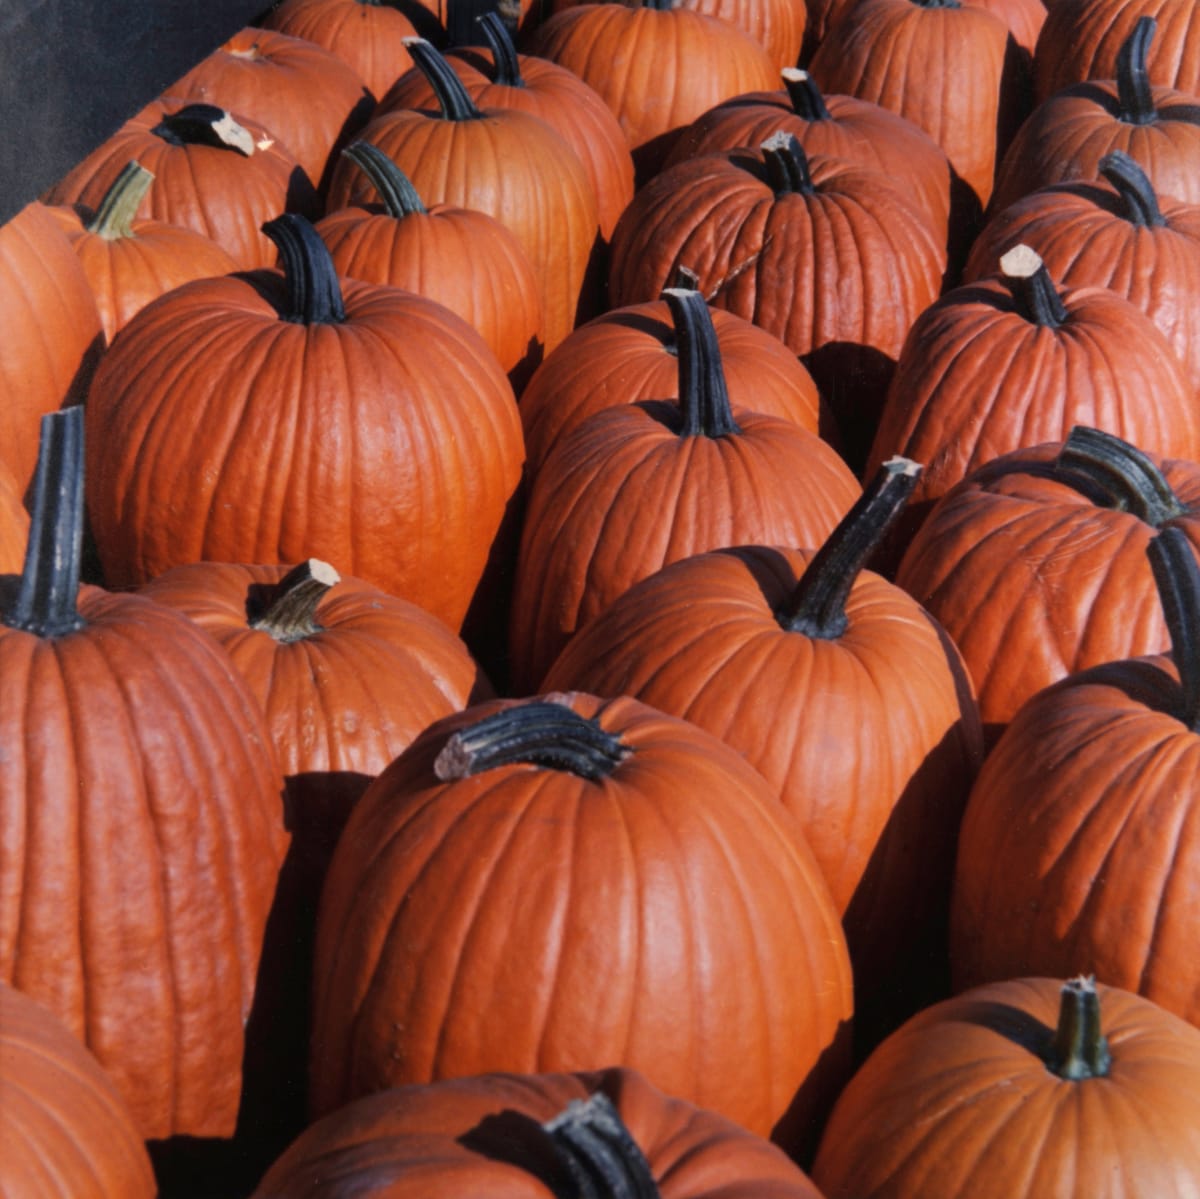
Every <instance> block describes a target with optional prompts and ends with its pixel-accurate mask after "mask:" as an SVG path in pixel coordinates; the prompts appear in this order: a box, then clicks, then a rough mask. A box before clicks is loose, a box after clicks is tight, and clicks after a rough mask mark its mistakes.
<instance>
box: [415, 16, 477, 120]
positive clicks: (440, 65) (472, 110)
mask: <svg viewBox="0 0 1200 1199" xmlns="http://www.w3.org/2000/svg"><path fill="white" fill-rule="evenodd" d="M404 47H405V49H406V50H407V51H408V52H409V54H410V55H411V56H412V60H413V62H414V63H415V64H416V66H417V67H418V69H419V70H420V72H421V74H422V75H424V76H425V78H426V79H427V80H428V81H429V86H430V87H431V88H433V94H434V96H435V97H436V98H437V102H438V108H439V109H440V110H441V113H442V119H443V120H444V121H477V120H479V119H481V118H482V116H483V113H481V112H480V111H479V109H478V108H477V107H476V106H475V101H474V100H472V99H471V97H470V96H469V95H468V94H467V89H466V88H465V87H464V86H463V81H462V80H461V79H459V77H458V76H457V75H456V74H455V73H454V68H453V67H452V66H451V65H450V64H449V63H448V62H447V61H446V60H445V58H444V57H443V56H442V55H441V54H440V53H439V52H438V51H437V50H436V49H435V48H434V45H433V43H432V42H430V41H428V40H427V39H425V38H423V37H406V38H405V39H404Z"/></svg>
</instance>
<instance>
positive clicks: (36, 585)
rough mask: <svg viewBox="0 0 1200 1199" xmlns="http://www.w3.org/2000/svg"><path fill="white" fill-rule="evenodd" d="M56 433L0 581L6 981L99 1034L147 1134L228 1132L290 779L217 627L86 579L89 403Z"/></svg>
mask: <svg viewBox="0 0 1200 1199" xmlns="http://www.w3.org/2000/svg"><path fill="white" fill-rule="evenodd" d="M43 430H44V432H43V448H42V456H41V458H40V460H39V466H38V476H37V478H36V480H35V483H34V490H35V501H34V508H33V521H32V526H31V532H30V542H29V553H28V555H27V558H26V564H25V569H24V571H23V572H22V574H21V575H20V576H19V577H18V578H6V579H4V580H3V583H4V586H3V588H0V611H2V615H0V677H3V679H4V687H3V688H2V689H0V744H2V745H3V746H4V754H3V756H2V757H0V827H2V828H3V830H4V834H3V838H2V839H0V878H2V879H3V887H2V888H0V978H2V979H4V980H5V981H8V982H10V983H11V984H12V985H13V986H15V987H17V988H19V989H20V990H22V991H25V992H26V993H27V994H29V995H30V996H32V997H33V998H34V999H37V1000H38V1001H40V1002H42V1003H44V1004H45V1005H46V1006H47V1007H49V1008H50V1009H51V1010H52V1011H54V1012H55V1013H56V1014H57V1015H58V1017H59V1018H60V1019H61V1020H63V1021H64V1022H65V1023H66V1024H67V1026H68V1027H69V1028H70V1029H71V1031H72V1032H73V1033H74V1034H75V1035H76V1036H78V1037H79V1038H80V1039H81V1040H83V1041H84V1043H85V1044H86V1045H87V1046H88V1048H89V1049H90V1050H91V1051H92V1052H93V1053H94V1054H95V1056H96V1057H97V1059H98V1060H99V1061H100V1064H101V1065H102V1066H103V1067H104V1069H105V1070H107V1071H108V1073H109V1074H110V1075H111V1076H112V1078H113V1080H114V1082H115V1084H116V1086H117V1089H118V1090H119V1091H120V1093H121V1095H122V1096H123V1097H124V1099H125V1101H126V1102H127V1103H128V1105H129V1107H130V1110H131V1111H132V1113H133V1116H134V1119H135V1120H136V1122H137V1127H138V1131H139V1133H140V1135H141V1136H142V1137H145V1138H161V1137H167V1136H170V1135H172V1134H177V1133H178V1134H186V1135H189V1136H195V1137H222V1136H228V1135H229V1134H230V1133H232V1132H233V1130H234V1125H235V1121H236V1118H237V1114H238V1108H239V1103H240V1099H241V1093H242V1054H243V1047H244V1045H245V1044H246V1041H247V1035H246V1025H247V1020H248V1019H249V1018H250V1017H251V1009H252V1004H253V1003H254V1000H255V995H256V975H257V973H258V969H259V953H260V948H261V946H262V943H263V935H264V929H265V926H266V922H267V915H268V912H269V911H270V909H271V906H272V903H273V899H274V894H275V889H276V881H277V875H278V871H279V866H280V864H281V861H282V858H283V853H284V850H285V848H286V845H287V835H286V833H285V831H284V826H283V800H282V791H283V780H282V778H281V776H280V773H279V769H278V767H277V765H276V763H275V757H274V753H273V751H272V748H271V743H270V737H269V734H268V732H267V729H266V725H265V723H264V721H263V717H262V714H261V712H260V711H259V709H258V706H257V704H256V703H255V701H254V698H253V696H252V695H251V694H250V692H249V690H248V688H247V686H246V684H245V683H244V682H243V681H242V679H241V678H240V676H239V675H238V674H237V671H236V670H235V669H234V667H233V664H232V663H231V662H230V660H229V657H228V655H227V654H226V653H225V652H224V651H223V650H222V649H221V648H220V646H218V645H217V644H216V642H214V641H213V640H212V638H210V637H208V636H207V635H206V634H204V633H201V632H200V631H199V630H198V629H197V628H195V626H194V625H192V624H191V622H190V621H188V620H187V619H186V618H185V617H183V616H181V615H179V614H178V613H176V612H171V611H169V610H168V609H166V608H164V607H162V606H161V605H159V604H155V603H152V602H151V601H150V600H148V599H144V598H143V597H141V596H137V595H131V594H123V593H110V592H106V591H103V590H101V589H99V588H95V587H80V586H79V583H78V580H79V565H80V551H81V542H82V529H83V444H82V435H83V413H82V411H81V410H80V409H79V408H71V409H68V410H67V411H65V412H62V413H54V414H51V415H50V416H47V417H45V418H44V419H43Z"/></svg>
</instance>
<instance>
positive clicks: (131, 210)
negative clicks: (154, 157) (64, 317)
mask: <svg viewBox="0 0 1200 1199" xmlns="http://www.w3.org/2000/svg"><path fill="white" fill-rule="evenodd" d="M153 182H154V176H153V175H152V174H151V173H150V172H149V171H147V170H146V169H145V167H143V166H141V165H140V164H138V163H136V162H131V163H129V164H128V166H127V167H126V168H125V169H124V170H123V171H122V172H121V173H120V174H119V175H118V176H117V178H116V179H115V180H114V181H113V185H112V187H110V188H109V189H108V191H107V192H106V193H105V196H104V198H103V199H102V200H101V201H100V205H99V207H98V208H97V209H96V210H95V211H91V210H89V209H87V208H85V207H84V206H83V205H76V206H74V207H58V208H51V209H50V212H51V213H52V214H53V216H54V218H55V220H57V221H58V223H59V224H60V225H61V226H62V229H63V232H64V233H66V235H67V238H68V239H69V240H70V242H71V245H72V246H73V247H74V249H75V253H76V255H77V256H78V258H79V261H80V263H81V265H82V266H83V270H84V273H85V274H86V275H87V278H88V283H89V284H90V285H91V288H92V294H93V295H94V296H95V297H96V306H97V309H98V310H99V313H100V320H101V323H102V325H103V327H104V336H105V338H106V340H108V341H112V339H113V338H114V337H116V335H117V333H118V332H119V331H120V330H121V329H123V328H124V327H125V325H126V324H127V323H128V322H129V319H130V317H132V316H133V314H134V313H135V312H139V311H141V309H143V308H144V307H145V306H146V305H147V304H148V303H149V302H150V301H151V300H153V299H157V298H158V297H159V296H161V295H162V294H163V293H164V292H168V291H170V290H171V289H172V288H174V287H178V286H180V285H181V284H183V283H190V282H191V280H193V279H206V278H209V277H210V276H213V275H227V274H229V273H231V272H232V271H236V270H237V269H238V265H237V263H236V262H234V260H233V259H232V258H231V257H230V256H229V254H228V253H227V252H226V251H225V250H223V249H221V247H220V246H219V245H217V243H216V242H215V241H212V240H210V239H209V238H207V237H204V236H202V235H201V234H199V233H197V232H196V231H195V230H194V229H187V228H185V227H184V226H182V225H168V224H166V223H165V222H163V221H150V220H138V219H137V218H136V215H135V214H136V212H137V209H138V206H139V205H140V204H141V201H142V197H143V196H144V195H145V194H146V192H147V191H149V189H150V187H151V185H152V184H153Z"/></svg>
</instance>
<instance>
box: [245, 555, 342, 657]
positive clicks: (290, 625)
mask: <svg viewBox="0 0 1200 1199" xmlns="http://www.w3.org/2000/svg"><path fill="white" fill-rule="evenodd" d="M341 581H342V578H341V575H339V574H338V572H337V571H336V570H334V569H333V567H332V566H330V565H329V563H328V562H322V561H321V559H320V558H309V559H308V561H307V562H301V563H300V565H299V566H294V567H292V569H291V570H289V571H288V572H287V574H285V575H284V576H283V578H282V579H280V580H279V582H278V583H277V584H276V585H275V587H274V588H273V589H272V596H271V600H270V603H269V604H267V605H266V607H265V609H264V610H262V611H261V612H259V613H258V614H257V615H251V618H250V621H249V624H250V627H251V628H252V629H257V630H259V631H261V632H264V633H270V634H271V636H272V637H274V638H275V640H276V641H282V642H284V643H288V642H292V641H302V640H304V638H305V637H312V636H313V635H314V634H316V633H319V632H321V629H322V625H321V624H320V622H319V621H318V620H317V605H318V604H319V603H320V602H321V600H323V599H324V598H325V595H326V593H327V592H328V591H329V589H330V588H331V587H334V586H336V585H337V584H338V583H340V582H341Z"/></svg>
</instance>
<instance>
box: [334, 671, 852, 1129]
mask: <svg viewBox="0 0 1200 1199" xmlns="http://www.w3.org/2000/svg"><path fill="white" fill-rule="evenodd" d="M555 698H556V700H557V702H559V703H564V704H566V705H567V706H569V707H570V708H572V709H573V710H574V711H575V712H577V713H579V714H580V715H582V716H584V717H587V718H595V719H597V720H598V721H599V724H600V725H601V726H602V728H603V729H605V730H606V731H607V732H609V733H612V734H616V735H617V736H619V737H620V739H621V741H622V743H623V744H624V746H625V747H626V748H627V749H628V750H629V751H631V752H629V753H628V755H627V756H626V757H625V758H624V760H623V761H621V762H620V763H619V764H618V765H617V766H616V767H615V768H614V769H613V770H612V772H611V773H610V774H608V775H607V776H606V777H602V778H600V779H599V780H598V781H597V782H589V781H587V780H586V779H583V778H580V777H578V776H577V775H574V774H571V773H568V772H565V771H561V770H551V769H549V768H546V767H540V766H533V765H528V764H524V763H516V764H513V765H508V766H499V767H495V768H493V769H489V770H485V771H483V772H482V773H478V774H475V775H472V776H468V777H467V778H465V779H457V780H456V779H450V780H448V781H446V782H440V781H439V780H438V779H437V778H436V777H435V775H434V772H433V764H434V760H435V758H436V756H437V755H438V754H439V753H440V752H441V750H442V749H443V747H444V746H445V745H446V742H447V740H448V738H449V737H450V735H451V734H452V733H453V732H454V731H455V730H457V729H462V728H465V727H468V726H470V725H471V724H473V723H476V722H478V721H479V720H480V718H481V717H483V716H484V715H487V714H488V713H490V712H492V711H495V710H497V709H498V708H501V707H511V706H512V704H511V703H504V702H497V703H495V704H492V705H482V706H479V707H476V708H473V709H470V710H469V711H468V712H466V713H463V714H460V715H458V716H454V717H450V718H448V719H447V720H444V721H439V722H438V723H437V724H435V725H434V726H432V727H431V728H430V729H428V730H427V731H426V732H425V733H424V734H422V736H421V737H420V738H418V740H417V741H416V742H415V743H414V744H413V746H412V747H411V748H410V749H409V750H408V751H407V752H406V753H405V754H403V755H402V756H401V757H400V758H399V759H397V760H396V762H394V763H393V764H392V765H391V766H390V767H389V768H388V770H387V771H385V772H384V774H383V775H382V776H381V777H380V778H379V779H378V780H377V782H376V783H375V784H374V785H373V786H372V787H371V789H370V790H369V791H368V792H367V794H366V795H365V796H364V797H363V799H362V801H361V802H360V803H359V805H358V806H357V807H356V808H355V810H354V813H353V815H352V816H351V819H350V823H349V825H348V826H347V828H346V832H345V835H344V836H343V837H342V839H341V841H340V842H339V843H338V848H337V851H336V853H335V855H334V860H333V863H332V866H331V868H330V873H329V875H328V879H327V882H326V887H325V890H324V892H323V894H322V902H321V912H320V917H319V921H318V928H317V967H316V975H315V1014H314V1021H313V1038H312V1052H313V1057H312V1062H313V1065H312V1071H311V1077H312V1084H313V1091H312V1099H313V1104H312V1106H313V1112H314V1114H315V1115H322V1114H325V1113H327V1112H329V1111H331V1110H333V1109H334V1108H336V1107H339V1106H341V1105H342V1104H344V1103H346V1102H348V1101H350V1100H352V1099H354V1098H356V1097H358V1096H361V1095H366V1094H371V1093H373V1092H375V1091H378V1090H382V1089H384V1088H386V1087H391V1086H397V1085H402V1084H407V1083H412V1082H428V1081H434V1080H438V1079H444V1078H456V1077H464V1076H468V1075H472V1074H477V1073H480V1072H485V1071H492V1070H505V1071H515V1072H519V1073H526V1072H538V1071H559V1070H591V1069H599V1068H603V1066H602V1064H611V1063H612V1062H614V1061H621V1062H622V1063H623V1064H625V1065H627V1066H629V1067H630V1068H632V1069H636V1070H639V1071H641V1072H642V1073H644V1074H645V1075H646V1076H647V1078H649V1080H650V1081H651V1082H653V1083H654V1084H655V1085H656V1086H658V1087H660V1088H661V1089H662V1090H664V1091H666V1092H668V1093H669V1094H672V1095H675V1096H677V1097H678V1098H680V1099H683V1100H686V1101H688V1102H690V1103H695V1104H696V1105H697V1106H700V1107H707V1108H711V1109H712V1110H713V1111H716V1112H719V1113H721V1114H722V1115H725V1116H727V1117H729V1118H730V1119H733V1120H735V1121H736V1122H737V1123H739V1124H742V1125H743V1126H744V1127H746V1128H748V1129H749V1130H750V1131H752V1132H756V1133H758V1134H760V1135H766V1134H767V1133H769V1132H770V1131H771V1130H772V1128H776V1129H777V1132H780V1131H786V1132H787V1133H788V1134H790V1136H791V1137H793V1138H796V1139H799V1138H802V1137H804V1136H811V1135H812V1133H813V1132H814V1131H815V1127H816V1126H817V1125H818V1124H819V1120H820V1117H821V1114H823V1111H824V1110H825V1104H826V1103H827V1102H828V1101H829V1099H830V1098H831V1095H830V1091H829V1088H831V1087H832V1088H836V1087H837V1086H840V1084H841V1081H842V1079H843V1078H844V1073H845V1069H846V1066H847V1064H848V1062H847V1059H846V1054H845V1050H846V1049H848V1045H847V1044H846V1039H845V1038H846V1034H847V1033H848V1031H849V1026H848V1021H849V1019H850V1016H851V1007H852V999H851V980H850V969H849V959H848V957H847V954H846V948H845V940H844V938H843V936H842V933H841V929H840V927H839V924H838V918H837V913H836V910H835V909H834V907H833V904H832V901H831V900H830V898H829V893H828V889H827V888H826V886H825V883H824V880H823V879H822V878H821V876H820V871H819V869H818V867H817V865H816V863H815V861H814V860H813V858H812V854H811V852H810V851H809V850H808V848H807V846H806V845H805V844H804V842H803V838H802V837H801V835H800V834H799V832H798V830H797V829H796V826H795V825H794V824H793V823H792V822H791V820H790V819H789V818H788V816H787V814H786V813H785V812H784V811H782V809H781V808H780V806H779V804H778V801H777V800H776V799H775V798H774V796H773V793H772V791H771V789H770V787H769V785H768V784H767V783H766V782H765V781H764V780H763V779H762V778H761V776H760V775H758V774H757V773H756V772H755V771H754V770H752V769H751V768H750V767H749V766H748V765H747V764H746V763H745V762H744V761H743V760H742V758H741V757H740V756H739V755H738V754H737V753H736V752H734V751H733V750H731V749H729V748H728V747H727V746H725V745H723V744H721V743H720V742H719V741H717V740H716V739H715V738H712V737H710V736H709V735H708V734H706V733H703V732H701V731H700V730H698V729H696V728H695V727H694V726H691V725H689V724H687V723H686V722H684V721H680V720H677V719H676V718H674V717H670V716H666V715H663V714H662V713H659V712H656V711H654V710H653V709H651V708H648V707H646V706H645V705H643V704H639V703H637V702H635V701H634V700H631V699H617V700H613V701H610V702H608V701H601V700H599V699H596V698H594V697H591V696H585V695H582V694H576V695H567V696H558V697H555ZM731 1013H737V1014H738V1015H737V1017H736V1019H734V1018H731ZM818 1062H819V1064H818ZM786 1147H787V1146H786V1145H785V1148H786Z"/></svg>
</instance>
